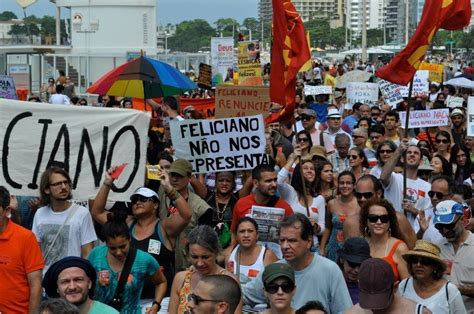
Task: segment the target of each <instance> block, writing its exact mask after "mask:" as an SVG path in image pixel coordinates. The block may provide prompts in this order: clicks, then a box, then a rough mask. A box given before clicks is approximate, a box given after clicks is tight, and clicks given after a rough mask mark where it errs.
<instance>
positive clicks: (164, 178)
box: [158, 168, 173, 193]
mask: <svg viewBox="0 0 474 314" xmlns="http://www.w3.org/2000/svg"><path fill="white" fill-rule="evenodd" d="M158 175H159V176H160V179H161V186H162V187H163V188H164V189H165V192H166V193H168V192H170V191H172V190H173V186H172V185H171V183H170V177H169V175H168V172H167V171H166V169H163V168H160V169H158Z"/></svg>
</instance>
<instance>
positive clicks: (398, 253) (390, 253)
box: [359, 198, 409, 281]
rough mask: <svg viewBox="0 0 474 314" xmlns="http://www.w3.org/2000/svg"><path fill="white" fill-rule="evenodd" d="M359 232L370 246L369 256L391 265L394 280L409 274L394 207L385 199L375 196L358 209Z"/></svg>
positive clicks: (406, 249) (405, 247)
mask: <svg viewBox="0 0 474 314" xmlns="http://www.w3.org/2000/svg"><path fill="white" fill-rule="evenodd" d="M359 223H360V232H361V233H362V234H363V236H364V237H365V238H366V239H367V241H368V242H369V246H370V256H372V257H378V258H383V259H384V260H385V261H387V262H388V263H389V264H390V266H391V267H392V270H393V273H394V276H395V281H400V279H404V278H407V277H408V276H409V273H408V269H407V265H406V262H405V261H404V260H403V258H402V254H404V253H406V252H407V251H408V247H407V245H406V244H405V243H404V242H403V241H402V240H400V239H401V233H400V229H399V227H398V220H397V214H396V212H395V208H393V206H392V204H391V203H390V202H389V201H387V200H386V199H381V198H375V199H372V200H369V201H367V202H366V203H365V204H364V205H363V206H362V208H361V210H360V221H359Z"/></svg>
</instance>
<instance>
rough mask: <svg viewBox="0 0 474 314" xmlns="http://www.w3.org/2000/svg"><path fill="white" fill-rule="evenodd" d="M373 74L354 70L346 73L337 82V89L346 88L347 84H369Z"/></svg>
mask: <svg viewBox="0 0 474 314" xmlns="http://www.w3.org/2000/svg"><path fill="white" fill-rule="evenodd" d="M372 75H373V74H372V73H369V72H366V71H362V70H353V71H349V72H347V73H345V74H344V75H342V76H340V77H338V78H337V80H336V88H346V87H347V84H349V83H354V82H367V81H368V80H370V78H371V77H372Z"/></svg>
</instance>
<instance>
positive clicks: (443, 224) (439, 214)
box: [433, 200, 474, 313]
mask: <svg viewBox="0 0 474 314" xmlns="http://www.w3.org/2000/svg"><path fill="white" fill-rule="evenodd" d="M433 222H434V225H435V227H436V229H438V230H439V232H440V233H441V234H442V235H443V238H444V239H443V240H442V241H440V242H439V243H438V245H439V247H440V248H441V257H442V258H443V259H444V260H445V261H446V264H447V265H448V269H447V274H448V279H449V280H450V281H451V282H452V283H454V284H455V285H456V286H458V289H459V292H461V294H462V295H463V300H464V305H465V306H466V310H467V312H468V313H474V258H473V257H474V235H473V234H472V233H471V232H470V231H468V230H466V228H465V225H464V223H465V217H464V207H463V205H462V204H460V203H457V202H455V201H452V200H447V201H442V202H439V203H438V204H437V205H436V210H435V215H434V218H433Z"/></svg>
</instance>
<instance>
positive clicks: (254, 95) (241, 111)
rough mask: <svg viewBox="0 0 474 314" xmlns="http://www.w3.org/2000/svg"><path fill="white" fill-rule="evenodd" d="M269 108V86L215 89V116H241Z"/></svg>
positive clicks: (266, 114) (258, 112)
mask: <svg viewBox="0 0 474 314" xmlns="http://www.w3.org/2000/svg"><path fill="white" fill-rule="evenodd" d="M269 110H270V89H269V87H257V86H255V87H251V86H226V85H219V86H217V89H216V118H230V117H243V116H252V115H257V114H262V115H263V116H264V118H265V117H266V116H268V114H269V112H268V111H269Z"/></svg>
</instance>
